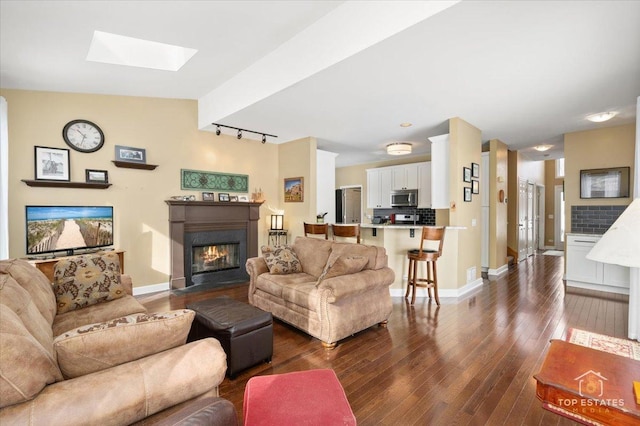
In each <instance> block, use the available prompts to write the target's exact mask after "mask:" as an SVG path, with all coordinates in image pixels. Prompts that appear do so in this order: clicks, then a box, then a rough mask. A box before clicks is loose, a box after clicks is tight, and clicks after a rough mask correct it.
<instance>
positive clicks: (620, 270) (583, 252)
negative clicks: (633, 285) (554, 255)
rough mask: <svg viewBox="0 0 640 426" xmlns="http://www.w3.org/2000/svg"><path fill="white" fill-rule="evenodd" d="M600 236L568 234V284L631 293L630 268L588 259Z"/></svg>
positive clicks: (566, 276) (569, 285)
mask: <svg viewBox="0 0 640 426" xmlns="http://www.w3.org/2000/svg"><path fill="white" fill-rule="evenodd" d="M600 238H601V236H600V235H584V234H568V235H567V252H566V266H567V269H566V275H565V278H566V281H567V286H568V287H579V288H586V289H590V290H599V291H607V292H610V293H619V294H629V281H630V279H629V268H627V267H625V266H619V265H612V264H609V263H601V262H595V261H593V260H589V259H587V254H588V253H589V252H590V251H591V249H592V248H593V246H594V245H595V244H596V243H597V242H598V241H599V240H600Z"/></svg>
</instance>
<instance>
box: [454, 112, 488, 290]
mask: <svg viewBox="0 0 640 426" xmlns="http://www.w3.org/2000/svg"><path fill="white" fill-rule="evenodd" d="M481 136H482V135H481V132H480V130H479V129H477V128H476V127H474V126H472V125H471V124H469V123H467V122H466V121H464V120H462V119H461V118H457V117H456V118H452V119H450V120H449V141H450V159H449V164H450V166H451V168H450V170H449V188H450V192H449V197H450V200H451V205H452V208H451V209H449V224H450V225H451V226H464V227H466V229H465V230H463V231H460V232H459V238H458V246H459V247H460V248H461V250H459V253H458V280H457V282H458V283H460V284H466V283H467V270H468V268H471V267H475V268H476V274H475V277H474V279H476V278H479V277H480V275H481V273H482V270H481V267H480V255H481V253H480V244H481V240H482V232H481V229H480V221H481V218H482V209H481V206H482V201H481V199H480V196H479V195H476V196H473V197H472V201H471V202H464V194H463V187H465V186H470V185H471V184H469V183H466V182H463V180H462V168H463V167H471V163H477V164H482V139H481ZM474 223H475V224H474Z"/></svg>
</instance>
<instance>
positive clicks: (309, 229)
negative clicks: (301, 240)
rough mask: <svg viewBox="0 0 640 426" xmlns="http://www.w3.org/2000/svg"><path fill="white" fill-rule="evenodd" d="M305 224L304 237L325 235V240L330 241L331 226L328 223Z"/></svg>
mask: <svg viewBox="0 0 640 426" xmlns="http://www.w3.org/2000/svg"><path fill="white" fill-rule="evenodd" d="M303 223H304V236H305V237H306V236H307V235H324V239H325V240H328V239H329V224H328V223H307V222H303Z"/></svg>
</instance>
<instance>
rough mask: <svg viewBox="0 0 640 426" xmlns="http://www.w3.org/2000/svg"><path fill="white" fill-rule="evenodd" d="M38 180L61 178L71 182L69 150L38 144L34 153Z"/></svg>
mask: <svg viewBox="0 0 640 426" xmlns="http://www.w3.org/2000/svg"><path fill="white" fill-rule="evenodd" d="M34 162H35V170H36V180H60V181H66V182H69V181H70V180H71V178H70V172H69V170H70V165H69V150H68V149H66V148H47V147H45V146H36V147H35V153H34Z"/></svg>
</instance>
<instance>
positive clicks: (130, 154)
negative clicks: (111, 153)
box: [116, 145, 147, 164]
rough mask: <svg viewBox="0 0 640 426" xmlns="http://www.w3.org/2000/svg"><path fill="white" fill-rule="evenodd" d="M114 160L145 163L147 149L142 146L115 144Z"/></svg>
mask: <svg viewBox="0 0 640 426" xmlns="http://www.w3.org/2000/svg"><path fill="white" fill-rule="evenodd" d="M116 161H128V162H130V163H141V164H145V163H146V162H147V151H146V150H145V149H143V148H132V147H130V146H122V145H116Z"/></svg>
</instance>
